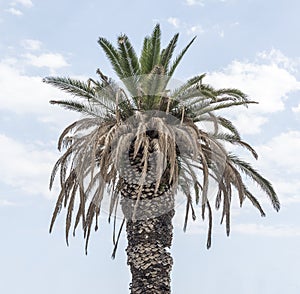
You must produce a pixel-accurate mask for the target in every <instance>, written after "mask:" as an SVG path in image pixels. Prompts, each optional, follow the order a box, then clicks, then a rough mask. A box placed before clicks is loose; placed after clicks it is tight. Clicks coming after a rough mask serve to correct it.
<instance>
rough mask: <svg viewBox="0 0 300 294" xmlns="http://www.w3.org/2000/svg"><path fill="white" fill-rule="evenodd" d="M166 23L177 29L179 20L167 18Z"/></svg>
mask: <svg viewBox="0 0 300 294" xmlns="http://www.w3.org/2000/svg"><path fill="white" fill-rule="evenodd" d="M168 23H170V24H171V25H172V26H174V27H175V28H178V27H179V25H180V20H179V19H178V18H176V17H169V18H168Z"/></svg>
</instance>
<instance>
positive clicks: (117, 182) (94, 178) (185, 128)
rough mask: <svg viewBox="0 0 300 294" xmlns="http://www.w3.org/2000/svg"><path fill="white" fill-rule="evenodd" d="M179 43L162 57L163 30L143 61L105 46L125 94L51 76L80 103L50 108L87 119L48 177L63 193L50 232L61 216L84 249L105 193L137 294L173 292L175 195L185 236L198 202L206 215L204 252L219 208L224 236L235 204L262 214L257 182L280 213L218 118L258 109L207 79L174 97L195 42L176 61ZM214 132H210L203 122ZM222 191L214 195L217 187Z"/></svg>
mask: <svg viewBox="0 0 300 294" xmlns="http://www.w3.org/2000/svg"><path fill="white" fill-rule="evenodd" d="M178 37H179V34H176V35H174V37H173V38H172V39H171V40H170V42H169V43H168V45H167V46H166V47H165V48H164V49H161V31H160V26H159V25H156V26H155V28H154V31H153V33H152V34H151V36H147V37H146V38H145V39H144V43H143V47H142V51H141V55H140V57H138V56H137V55H136V53H135V51H134V49H133V46H132V45H131V43H130V41H129V39H128V37H127V36H126V35H120V36H119V37H118V42H117V47H115V46H113V45H112V44H111V43H110V42H109V41H108V40H107V39H105V38H100V39H99V41H98V43H99V45H100V46H101V48H102V49H103V51H104V52H105V54H106V56H107V57H108V59H109V61H110V63H111V65H112V67H113V69H114V71H115V73H116V75H117V76H118V78H119V79H120V80H121V81H122V83H123V84H122V85H121V86H120V85H119V84H117V83H116V82H114V81H113V80H112V79H109V78H108V77H106V76H105V75H104V74H103V73H102V72H101V71H100V70H97V74H98V75H99V80H97V81H95V80H93V79H89V80H88V81H87V82H82V81H79V80H75V79H71V78H65V77H47V78H45V79H44V81H45V82H46V83H49V84H51V85H53V86H55V87H57V88H59V89H62V90H63V91H65V92H68V93H70V94H72V95H73V96H74V98H72V99H70V100H64V101H61V100H59V101H56V100H55V101H54V100H53V101H50V103H51V104H57V105H59V106H62V107H64V108H66V109H68V110H72V111H77V112H79V113H81V114H82V115H83V117H82V118H81V119H79V120H78V121H76V122H74V123H72V124H71V125H69V126H68V127H67V128H66V129H65V130H64V131H63V132H62V134H61V136H60V138H59V140H58V149H59V150H62V149H65V152H64V153H63V155H62V156H61V157H60V158H59V159H58V161H57V162H56V164H55V166H54V168H53V172H52V174H51V180H50V189H51V188H52V186H53V182H54V178H55V176H56V174H57V173H59V175H60V186H61V191H60V194H59V196H58V199H57V203H56V206H55V209H54V213H53V217H52V221H51V226H50V232H51V230H52V228H53V224H54V222H55V220H56V217H57V215H58V214H59V212H60V210H61V208H62V207H65V208H66V210H67V212H66V240H67V243H68V236H69V231H70V228H71V224H72V223H73V222H72V217H73V214H74V210H75V211H76V213H75V221H74V229H73V232H74V233H75V230H76V228H77V227H78V225H79V224H80V223H81V224H82V228H83V231H84V237H85V239H86V250H87V247H88V241H89V237H90V233H91V229H92V227H93V224H94V223H95V230H97V229H98V217H99V214H100V211H101V204H102V202H103V201H102V200H103V197H104V194H105V193H104V191H105V189H106V188H108V191H109V195H110V198H109V199H110V205H109V220H110V219H111V217H113V218H114V228H115V227H116V219H117V217H116V210H117V207H118V205H119V203H120V205H121V208H122V212H123V215H124V218H123V220H122V223H121V225H120V231H119V233H118V236H117V238H115V233H114V245H115V248H114V251H113V257H114V256H115V252H116V248H117V243H118V239H119V236H120V233H121V230H122V227H123V225H124V224H126V231H127V240H128V247H127V249H126V251H127V256H128V265H129V266H130V270H131V274H132V283H131V286H130V289H131V293H134V294H138V293H143V294H144V293H146V294H147V293H170V291H171V290H170V272H171V268H172V257H171V255H170V253H169V252H168V251H167V248H170V247H171V243H172V230H173V227H172V218H173V216H174V213H175V195H176V193H177V192H178V191H179V193H182V194H183V195H185V197H186V213H185V219H184V229H185V228H186V226H187V222H188V218H189V216H190V215H191V216H192V218H193V219H195V218H196V213H195V211H194V207H193V202H195V203H196V204H199V206H200V208H201V214H202V217H203V219H204V217H205V215H208V220H209V227H208V238H207V248H209V247H210V246H211V235H212V214H213V209H212V202H214V205H215V207H216V209H219V208H220V207H222V220H221V222H223V220H225V224H226V231H227V235H229V232H230V209H231V198H232V196H235V195H236V196H237V197H239V202H240V205H242V203H243V202H244V200H246V199H247V200H250V202H251V203H252V204H253V205H254V206H255V207H256V208H257V209H258V210H259V212H260V214H261V215H262V216H264V215H265V213H264V211H263V209H262V207H261V205H260V204H259V202H258V200H257V199H256V198H255V197H254V196H253V195H252V193H251V192H250V191H249V189H248V187H247V186H246V184H245V179H244V178H243V175H244V176H246V178H250V179H252V180H253V181H254V182H255V183H256V184H257V185H258V186H259V187H260V188H261V190H262V191H263V192H264V193H265V194H266V195H267V196H268V197H269V199H270V200H271V203H272V205H273V207H274V208H275V209H276V210H277V211H278V210H279V208H280V204H279V201H278V198H277V196H276V193H275V191H274V189H273V188H272V185H271V183H270V182H269V181H268V180H266V179H265V178H264V177H263V176H261V175H260V174H259V173H258V172H257V171H256V170H255V169H254V168H252V167H251V165H250V164H249V163H247V162H245V161H243V160H241V159H240V158H239V157H238V156H236V155H234V154H232V153H230V152H228V151H227V150H226V148H225V147H224V144H223V143H224V142H225V143H230V144H235V145H239V146H241V147H244V148H246V149H247V150H248V151H250V153H251V154H252V155H253V156H254V157H255V158H257V154H256V152H255V151H254V150H253V148H252V147H251V146H250V145H249V144H248V143H246V142H244V141H242V139H241V137H240V134H239V132H238V130H237V129H236V127H235V126H234V125H233V123H232V122H231V121H230V120H228V119H226V118H225V117H223V116H222V115H218V114H217V113H216V112H217V111H218V110H221V109H225V108H229V107H233V106H241V105H244V106H248V105H249V104H252V103H255V102H254V101H250V100H249V99H248V98H247V96H246V95H245V94H244V93H242V92H241V91H239V90H237V89H231V88H230V89H214V88H213V87H211V86H210V85H208V84H205V83H204V82H203V80H204V78H205V74H202V75H198V76H195V77H193V78H191V79H189V80H188V81H186V82H185V83H183V84H182V85H180V86H178V87H175V88H173V89H171V88H170V81H171V78H172V76H173V74H174V71H175V69H176V68H177V66H178V64H179V63H180V61H181V59H182V58H183V56H184V55H185V53H186V52H187V50H188V49H189V47H190V46H191V44H192V43H193V41H194V40H195V38H194V39H192V40H191V42H190V43H189V44H188V45H187V46H186V47H185V48H184V49H183V50H182V51H181V52H180V53H179V55H178V56H177V57H176V58H172V56H173V53H174V49H175V47H176V44H177V40H178ZM204 122H206V123H208V124H210V125H211V126H212V128H211V130H206V129H204V128H203V127H201V126H202V125H203V123H204ZM212 183H214V185H216V186H217V190H216V193H215V195H213V194H212V193H211V192H210V191H209V187H210V185H211V184H212ZM114 232H115V230H114Z"/></svg>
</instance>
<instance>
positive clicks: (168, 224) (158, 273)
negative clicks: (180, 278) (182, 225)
mask: <svg viewBox="0 0 300 294" xmlns="http://www.w3.org/2000/svg"><path fill="white" fill-rule="evenodd" d="M135 188H137V185H134V184H127V185H125V187H124V188H123V189H122V191H121V195H122V200H121V205H122V210H123V213H124V215H125V217H126V219H127V223H126V231H127V239H128V247H127V249H126V251H127V257H128V259H127V264H128V265H129V266H130V271H131V274H132V282H131V285H130V291H131V292H130V293H131V294H170V293H171V285H170V284H171V278H170V273H171V269H172V264H173V259H172V257H171V254H170V253H169V252H168V251H167V248H170V247H171V244H172V239H173V225H172V218H173V216H174V213H175V211H174V196H173V194H172V192H171V190H170V187H168V186H165V188H163V189H160V192H158V193H154V189H155V185H154V184H151V185H150V186H148V187H147V186H145V187H144V188H143V192H142V195H141V198H140V200H139V202H138V208H137V209H136V213H135V216H133V211H134V206H135V204H136V200H135V199H134V198H135V197H134V196H135V195H136V194H137V193H136V191H134V190H135ZM130 191H131V192H130ZM146 191H147V192H146ZM133 217H135V220H133V219H132V218H133Z"/></svg>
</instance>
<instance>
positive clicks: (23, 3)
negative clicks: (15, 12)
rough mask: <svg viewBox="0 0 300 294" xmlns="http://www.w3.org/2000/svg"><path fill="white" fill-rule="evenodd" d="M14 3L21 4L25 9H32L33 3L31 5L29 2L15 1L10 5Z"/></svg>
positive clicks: (27, 0)
mask: <svg viewBox="0 0 300 294" xmlns="http://www.w3.org/2000/svg"><path fill="white" fill-rule="evenodd" d="M15 3H18V4H21V5H23V6H25V7H32V6H33V3H32V1H31V0H15V1H14V2H12V4H15Z"/></svg>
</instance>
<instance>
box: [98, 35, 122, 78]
mask: <svg viewBox="0 0 300 294" xmlns="http://www.w3.org/2000/svg"><path fill="white" fill-rule="evenodd" d="M98 44H99V45H100V46H101V48H102V49H103V51H104V52H105V54H106V56H107V58H108V59H109V61H110V63H111V65H112V67H113V69H114V71H115V72H116V74H117V75H118V77H119V78H120V79H122V78H123V77H124V69H123V68H122V64H121V62H120V55H119V52H118V50H117V49H116V48H115V47H114V46H113V45H112V44H111V43H110V42H109V41H108V40H107V39H105V38H103V37H101V38H99V40H98Z"/></svg>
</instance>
